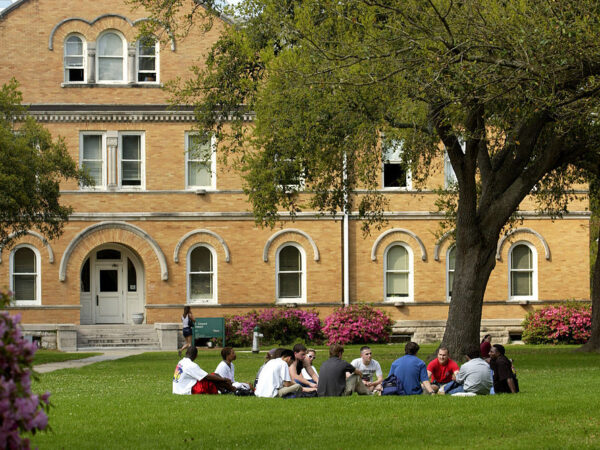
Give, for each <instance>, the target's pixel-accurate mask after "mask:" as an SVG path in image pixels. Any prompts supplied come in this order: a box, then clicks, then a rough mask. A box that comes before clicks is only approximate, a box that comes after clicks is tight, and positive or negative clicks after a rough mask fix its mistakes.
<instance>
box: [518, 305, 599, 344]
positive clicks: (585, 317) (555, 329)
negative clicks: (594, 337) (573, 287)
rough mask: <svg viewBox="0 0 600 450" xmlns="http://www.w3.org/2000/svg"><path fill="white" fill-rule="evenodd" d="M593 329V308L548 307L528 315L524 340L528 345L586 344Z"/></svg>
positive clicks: (524, 326) (572, 306) (578, 306)
mask: <svg viewBox="0 0 600 450" xmlns="http://www.w3.org/2000/svg"><path fill="white" fill-rule="evenodd" d="M591 328H592V307H591V306H589V305H571V304H567V305H561V306H557V307H555V306H547V307H545V308H542V309H540V310H538V311H532V312H530V313H529V314H527V317H525V321H524V322H523V340H524V341H525V342H527V343H528V344H559V343H560V344H584V343H585V342H587V340H588V339H589V338H590V334H591Z"/></svg>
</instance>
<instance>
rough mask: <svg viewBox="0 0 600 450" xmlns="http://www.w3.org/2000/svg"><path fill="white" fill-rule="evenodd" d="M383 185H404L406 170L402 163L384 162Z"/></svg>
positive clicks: (405, 184)
mask: <svg viewBox="0 0 600 450" xmlns="http://www.w3.org/2000/svg"><path fill="white" fill-rule="evenodd" d="M383 186H384V187H406V186H407V183H406V170H405V169H404V166H403V165H402V164H384V166H383Z"/></svg>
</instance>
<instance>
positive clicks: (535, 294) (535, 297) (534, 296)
mask: <svg viewBox="0 0 600 450" xmlns="http://www.w3.org/2000/svg"><path fill="white" fill-rule="evenodd" d="M517 245H526V246H527V247H529V250H530V251H531V258H532V268H531V271H532V275H531V276H532V280H531V294H532V295H512V292H511V278H512V272H513V269H512V252H513V249H514V248H515V247H516V246H517ZM537 261H538V254H537V250H536V248H535V246H534V245H532V244H531V243H530V242H528V241H517V242H515V243H514V244H512V245H511V246H510V249H509V250H508V299H509V301H523V300H529V301H537V300H539V298H538V263H537ZM516 271H518V270H516Z"/></svg>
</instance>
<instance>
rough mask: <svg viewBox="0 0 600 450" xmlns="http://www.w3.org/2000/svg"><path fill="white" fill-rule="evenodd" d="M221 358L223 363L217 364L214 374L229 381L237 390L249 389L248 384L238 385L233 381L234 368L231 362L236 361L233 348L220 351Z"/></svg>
mask: <svg viewBox="0 0 600 450" xmlns="http://www.w3.org/2000/svg"><path fill="white" fill-rule="evenodd" d="M221 357H222V358H223V361H221V362H220V363H219V365H218V366H217V368H216V369H215V373H216V374H217V375H221V376H222V377H223V378H227V379H228V380H230V381H231V384H233V386H234V387H236V388H238V389H250V385H249V384H248V383H238V382H237V381H235V379H234V378H235V367H234V365H233V361H235V360H236V358H237V355H236V354H235V350H234V349H233V347H224V348H223V350H221Z"/></svg>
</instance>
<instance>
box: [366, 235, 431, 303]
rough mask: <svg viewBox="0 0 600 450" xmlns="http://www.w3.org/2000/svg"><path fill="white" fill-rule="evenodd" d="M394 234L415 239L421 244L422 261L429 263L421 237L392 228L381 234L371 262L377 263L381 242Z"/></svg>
mask: <svg viewBox="0 0 600 450" xmlns="http://www.w3.org/2000/svg"><path fill="white" fill-rule="evenodd" d="M393 233H400V234H406V235H408V236H410V237H411V238H413V239H414V240H415V241H417V244H419V247H420V248H421V259H422V260H423V261H427V250H425V245H424V244H423V241H422V240H421V238H419V236H417V235H416V234H415V233H413V232H412V231H409V230H406V229H404V228H392V229H391V230H387V231H384V232H383V233H381V234H380V235H379V237H378V238H377V239H376V240H375V243H374V244H373V248H372V249H371V261H377V248H378V247H379V244H381V241H383V239H385V238H386V237H387V236H389V235H390V234H393ZM411 303H412V302H411Z"/></svg>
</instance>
